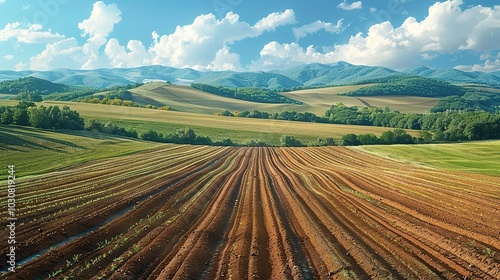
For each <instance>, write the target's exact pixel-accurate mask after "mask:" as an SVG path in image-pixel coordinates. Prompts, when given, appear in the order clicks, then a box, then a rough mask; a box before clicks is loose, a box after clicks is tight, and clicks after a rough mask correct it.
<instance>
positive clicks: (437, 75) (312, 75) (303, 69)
mask: <svg viewBox="0 0 500 280" xmlns="http://www.w3.org/2000/svg"><path fill="white" fill-rule="evenodd" d="M405 75H410V76H421V77H425V78H433V79H437V80H443V81H447V82H450V83H453V84H481V85H488V86H494V87H498V86H500V71H497V72H491V73H485V72H463V71H460V70H457V69H438V70H432V69H430V68H427V67H423V66H419V67H414V68H411V69H408V70H406V71H395V70H392V69H388V68H384V67H377V66H361V65H352V64H349V63H347V62H337V63H334V64H320V63H313V64H306V65H301V66H297V67H293V68H289V69H285V70H275V71H269V72H235V71H197V70H194V69H189V68H174V67H167V66H160V65H154V66H143V67H137V68H114V69H95V70H70V69H54V70H50V71H31V70H26V71H0V81H5V80H15V79H19V78H22V77H27V76H33V77H37V78H40V79H45V80H48V81H51V82H54V83H61V84H66V85H77V86H87V87H93V88H107V87H113V86H119V85H126V84H133V83H144V82H149V81H169V82H172V83H174V84H180V85H188V84H191V83H203V84H209V85H214V86H219V85H220V86H226V87H265V88H270V89H279V88H293V87H321V86H328V85H345V84H351V83H358V82H362V81H364V80H370V79H377V78H383V77H390V76H405Z"/></svg>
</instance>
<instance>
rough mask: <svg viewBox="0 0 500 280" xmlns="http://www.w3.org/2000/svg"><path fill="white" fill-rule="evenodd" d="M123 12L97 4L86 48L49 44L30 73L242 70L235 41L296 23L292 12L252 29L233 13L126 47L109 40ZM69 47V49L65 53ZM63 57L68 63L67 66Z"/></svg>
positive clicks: (84, 25)
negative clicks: (151, 67)
mask: <svg viewBox="0 0 500 280" xmlns="http://www.w3.org/2000/svg"><path fill="white" fill-rule="evenodd" d="M120 15H121V11H120V10H119V9H118V7H117V6H116V5H115V4H110V5H105V4H104V3H103V2H102V1H98V2H96V3H95V4H94V7H93V10H92V13H91V15H90V17H89V18H88V19H86V20H83V21H82V22H80V23H79V24H78V27H79V28H80V30H81V31H82V36H84V37H88V38H87V41H86V43H85V44H84V45H83V46H79V45H78V44H77V43H76V40H75V39H74V38H71V39H68V40H61V41H60V42H55V43H52V44H48V45H47V46H46V49H45V50H44V51H43V52H42V53H40V54H39V55H37V56H36V57H33V58H32V59H31V68H33V69H50V68H54V67H55V66H56V67H70V66H69V65H71V68H74V67H75V65H79V66H78V67H77V68H82V69H91V68H98V67H136V66H142V65H150V64H161V65H169V66H174V67H190V68H194V69H210V70H241V69H242V67H241V65H240V57H239V55H238V54H236V53H233V52H231V50H230V47H231V45H232V44H233V43H234V42H237V41H241V40H244V39H247V38H255V37H258V36H260V35H262V34H263V33H264V32H270V31H273V30H275V29H276V28H278V27H280V26H284V25H289V24H292V23H295V22H296V20H295V14H294V12H293V10H285V11H282V12H276V13H271V14H269V15H267V16H266V17H264V18H262V19H260V20H259V21H257V22H256V23H255V24H253V25H251V24H249V23H247V22H245V21H241V20H240V18H239V15H237V14H235V13H232V12H229V13H227V14H226V16H225V17H224V18H222V19H217V18H216V17H215V15H213V14H206V15H200V16H198V17H196V18H195V19H194V21H193V22H192V23H191V24H188V25H184V26H177V28H176V29H175V31H174V32H173V33H171V34H165V35H162V34H160V33H159V32H157V31H153V32H152V33H151V38H152V43H151V44H150V46H149V47H145V46H144V44H143V43H142V42H141V41H138V40H130V41H128V42H127V43H126V44H124V45H122V44H121V43H120V42H119V41H118V40H117V39H115V38H109V39H108V36H109V35H110V34H111V32H112V31H113V29H114V26H115V24H117V23H119V22H120V21H121V16H120ZM65 47H66V48H67V49H65ZM58 54H62V57H64V58H65V59H67V61H66V62H65V63H61V62H63V60H61V59H58Z"/></svg>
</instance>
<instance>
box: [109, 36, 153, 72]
mask: <svg viewBox="0 0 500 280" xmlns="http://www.w3.org/2000/svg"><path fill="white" fill-rule="evenodd" d="M104 52H105V54H106V55H107V57H108V58H109V60H110V64H111V66H112V67H118V68H127V67H130V68H131V67H138V66H142V65H147V64H150V59H149V56H150V55H149V53H148V52H147V50H146V48H145V47H144V45H143V44H142V42H141V41H137V40H131V41H129V42H128V44H127V47H126V48H125V47H124V46H121V45H120V42H118V40H117V39H114V38H112V39H110V40H109V41H108V43H107V44H106V48H105V49H104Z"/></svg>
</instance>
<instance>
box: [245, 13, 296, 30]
mask: <svg viewBox="0 0 500 280" xmlns="http://www.w3.org/2000/svg"><path fill="white" fill-rule="evenodd" d="M295 22H296V20H295V13H294V12H293V10H291V9H287V10H285V11H284V12H283V13H272V14H269V15H268V16H267V17H265V18H263V19H261V20H259V21H258V22H257V23H256V24H255V26H254V29H256V30H257V31H258V32H259V33H262V32H264V31H271V30H275V29H276V28H277V27H279V26H282V25H288V24H293V23H295Z"/></svg>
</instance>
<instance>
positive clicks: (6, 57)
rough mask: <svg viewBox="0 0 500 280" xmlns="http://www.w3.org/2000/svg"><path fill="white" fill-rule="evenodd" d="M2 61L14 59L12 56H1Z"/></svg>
mask: <svg viewBox="0 0 500 280" xmlns="http://www.w3.org/2000/svg"><path fill="white" fill-rule="evenodd" d="M3 59H5V60H13V59H14V56H13V55H11V54H8V55H4V56H3Z"/></svg>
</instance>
